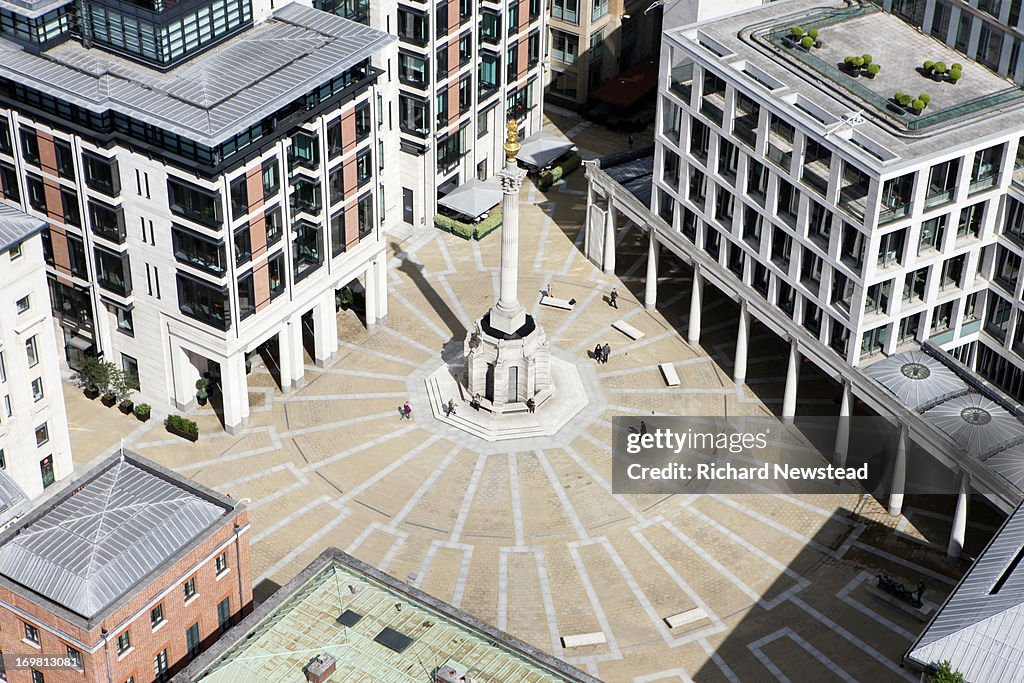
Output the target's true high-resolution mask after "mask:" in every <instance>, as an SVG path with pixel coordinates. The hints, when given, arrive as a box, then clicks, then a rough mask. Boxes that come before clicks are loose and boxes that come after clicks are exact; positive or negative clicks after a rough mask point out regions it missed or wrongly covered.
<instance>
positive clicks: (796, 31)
mask: <svg viewBox="0 0 1024 683" xmlns="http://www.w3.org/2000/svg"><path fill="white" fill-rule="evenodd" d="M789 35H791V36H793V37H794V38H803V37H804V29H803V27H801V26H794V27H793V28H791V29H789Z"/></svg>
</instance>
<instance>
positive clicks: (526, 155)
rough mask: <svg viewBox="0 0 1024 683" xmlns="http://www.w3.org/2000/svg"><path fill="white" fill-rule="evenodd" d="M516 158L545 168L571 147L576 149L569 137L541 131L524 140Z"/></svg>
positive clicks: (530, 164)
mask: <svg viewBox="0 0 1024 683" xmlns="http://www.w3.org/2000/svg"><path fill="white" fill-rule="evenodd" d="M522 144H523V146H522V147H521V148H520V149H519V154H517V155H516V158H517V159H519V160H520V161H522V162H523V163H524V164H527V165H529V166H535V167H537V168H544V167H545V166H547V165H548V164H550V163H551V162H552V161H554V160H555V159H557V158H558V157H560V156H562V155H563V154H565V153H566V152H568V151H569V150H571V149H576V146H575V145H574V144H572V141H571V140H569V138H567V137H565V136H563V135H553V134H551V133H545V132H544V131H540V132H538V133H534V134H533V135H531V136H530V137H528V138H526V139H525V140H523V143H522Z"/></svg>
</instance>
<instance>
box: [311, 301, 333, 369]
mask: <svg viewBox="0 0 1024 683" xmlns="http://www.w3.org/2000/svg"><path fill="white" fill-rule="evenodd" d="M337 352H338V318H337V315H336V313H335V310H334V291H333V290H331V291H329V292H326V293H324V294H323V295H321V297H320V303H318V304H317V305H316V308H314V309H313V356H314V358H313V360H314V362H315V363H316V365H317V367H321V368H322V367H324V366H325V365H327V364H328V363H330V362H331V360H333V359H334V355H335V354H336V353H337Z"/></svg>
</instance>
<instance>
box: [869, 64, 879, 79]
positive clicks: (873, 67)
mask: <svg viewBox="0 0 1024 683" xmlns="http://www.w3.org/2000/svg"><path fill="white" fill-rule="evenodd" d="M881 70H882V67H881V66H880V65H878V64H868V67H867V72H868V78H874V77H875V76H877V75H878V72H879V71H881Z"/></svg>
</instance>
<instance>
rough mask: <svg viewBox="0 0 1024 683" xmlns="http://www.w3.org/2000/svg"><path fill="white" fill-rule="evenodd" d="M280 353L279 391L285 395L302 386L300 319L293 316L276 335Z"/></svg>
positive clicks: (303, 364) (302, 367)
mask: <svg viewBox="0 0 1024 683" xmlns="http://www.w3.org/2000/svg"><path fill="white" fill-rule="evenodd" d="M277 344H278V349H279V351H280V354H279V359H278V362H279V363H280V372H281V390H282V391H284V392H285V393H287V392H289V391H291V390H292V388H294V387H296V386H299V385H300V384H302V377H303V374H304V373H305V363H304V362H303V361H304V359H303V356H302V353H303V351H302V318H301V316H297V315H296V316H293V317H292V319H291V320H289V321H288V322H286V323H285V324H284V325H283V326H282V327H281V329H280V331H279V332H278V333H277Z"/></svg>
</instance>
